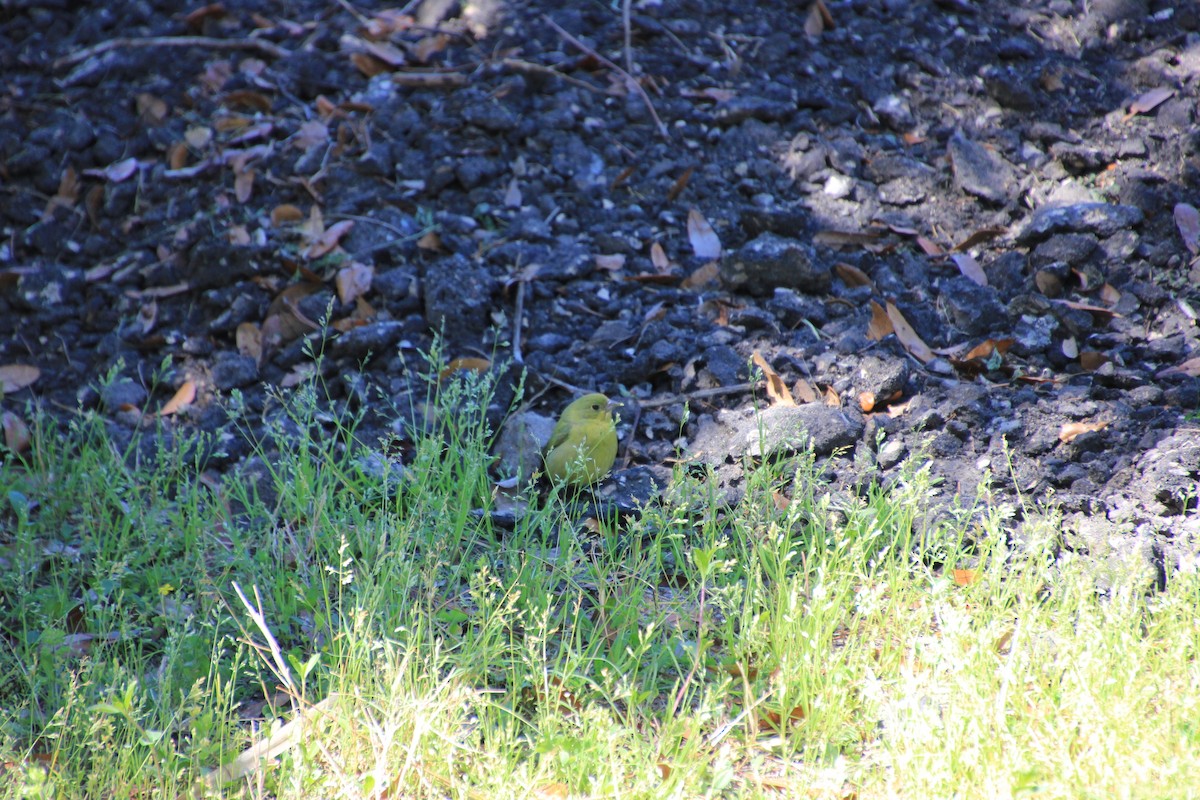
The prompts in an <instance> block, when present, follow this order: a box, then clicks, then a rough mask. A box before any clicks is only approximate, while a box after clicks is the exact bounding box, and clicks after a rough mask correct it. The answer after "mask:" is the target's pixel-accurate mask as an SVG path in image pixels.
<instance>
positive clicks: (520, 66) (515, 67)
mask: <svg viewBox="0 0 1200 800" xmlns="http://www.w3.org/2000/svg"><path fill="white" fill-rule="evenodd" d="M500 65H501V66H502V67H506V68H508V69H511V70H512V71H514V72H529V73H533V74H535V75H553V76H554V77H556V78H562V79H563V80H564V81H566V82H567V83H570V84H574V85H575V86H579V87H581V88H584V89H588V90H590V91H593V92H598V93H599V94H607V92H606V90H604V89H602V88H601V87H599V86H593V85H592V84H590V83H588V82H587V81H581V80H579V78H576V77H573V76H571V75H568V74H567V73H565V72H560V71H559V70H556V69H554V68H553V67H547V66H543V65H542V64H535V63H533V62H532V61H524V60H522V59H519V58H505V59H501V61H500Z"/></svg>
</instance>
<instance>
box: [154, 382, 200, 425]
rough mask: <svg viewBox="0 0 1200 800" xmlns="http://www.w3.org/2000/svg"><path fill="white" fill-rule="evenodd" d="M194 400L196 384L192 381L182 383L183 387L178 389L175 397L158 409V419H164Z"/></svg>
mask: <svg viewBox="0 0 1200 800" xmlns="http://www.w3.org/2000/svg"><path fill="white" fill-rule="evenodd" d="M195 399H196V382H195V381H193V380H186V381H184V382H183V385H182V386H180V387H179V390H178V391H177V392H175V396H174V397H172V398H171V399H170V400H168V401H167V404H166V405H165V406H163V407H162V408H161V409H159V411H158V415H159V416H160V417H166V416H169V415H171V414H174V413H175V412H177V411H179V410H180V409H181V408H184V407H186V406H190V405H191V404H192V402H193V401H194V400H195Z"/></svg>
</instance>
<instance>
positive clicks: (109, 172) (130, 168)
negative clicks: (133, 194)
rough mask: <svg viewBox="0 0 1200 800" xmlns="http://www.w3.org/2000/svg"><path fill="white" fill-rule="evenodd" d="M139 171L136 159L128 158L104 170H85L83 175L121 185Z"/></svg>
mask: <svg viewBox="0 0 1200 800" xmlns="http://www.w3.org/2000/svg"><path fill="white" fill-rule="evenodd" d="M137 169H138V160H137V159H136V158H127V159H125V160H123V161H118V162H116V163H115V164H109V165H108V166H107V167H104V168H103V169H85V170H84V171H83V174H84V175H87V176H88V177H89V178H103V179H104V180H106V181H109V182H111V183H121V182H122V181H127V180H129V178H131V177H132V176H133V174H134V173H135V172H137Z"/></svg>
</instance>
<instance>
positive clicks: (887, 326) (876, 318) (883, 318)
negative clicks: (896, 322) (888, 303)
mask: <svg viewBox="0 0 1200 800" xmlns="http://www.w3.org/2000/svg"><path fill="white" fill-rule="evenodd" d="M895 332H896V328H895V327H894V326H893V325H892V320H891V319H890V318H889V317H888V314H887V311H885V310H884V309H883V306H881V305H879V303H876V302H875V301H874V300H872V301H871V323H870V324H869V325H868V326H867V338H868V339H871V340H872V341H876V342H878V341H879V340H880V339H882V338H884V337H885V336H890V335H892V334H893V333H895Z"/></svg>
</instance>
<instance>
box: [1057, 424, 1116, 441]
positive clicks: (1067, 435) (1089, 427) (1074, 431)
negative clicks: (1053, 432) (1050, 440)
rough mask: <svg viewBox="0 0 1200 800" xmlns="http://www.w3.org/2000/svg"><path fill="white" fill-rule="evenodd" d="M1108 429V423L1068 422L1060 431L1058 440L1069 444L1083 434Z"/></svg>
mask: <svg viewBox="0 0 1200 800" xmlns="http://www.w3.org/2000/svg"><path fill="white" fill-rule="evenodd" d="M1107 427H1108V423H1107V422H1068V423H1066V424H1064V425H1063V426H1062V428H1060V429H1059V431H1058V440H1059V441H1060V442H1062V443H1063V444H1067V443H1069V442H1071V441H1073V440H1074V439H1075V438H1076V437H1077V436H1080V435H1081V434H1084V433H1091V432H1092V431H1102V430H1104V429H1105V428H1107Z"/></svg>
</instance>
